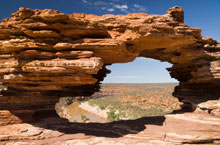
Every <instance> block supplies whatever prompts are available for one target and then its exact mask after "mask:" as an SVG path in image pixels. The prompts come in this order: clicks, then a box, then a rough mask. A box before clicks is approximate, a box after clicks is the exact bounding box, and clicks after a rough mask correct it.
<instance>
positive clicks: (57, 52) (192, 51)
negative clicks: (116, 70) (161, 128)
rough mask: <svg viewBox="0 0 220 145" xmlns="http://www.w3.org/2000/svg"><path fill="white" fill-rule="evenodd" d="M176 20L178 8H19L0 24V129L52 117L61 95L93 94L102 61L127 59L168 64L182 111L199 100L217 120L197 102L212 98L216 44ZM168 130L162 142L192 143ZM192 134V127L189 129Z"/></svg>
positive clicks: (218, 59)
mask: <svg viewBox="0 0 220 145" xmlns="http://www.w3.org/2000/svg"><path fill="white" fill-rule="evenodd" d="M183 21H184V12H183V10H182V8H180V7H173V8H171V9H169V10H168V11H167V13H166V14H164V15H150V14H144V13H137V14H128V15H116V16H115V15H103V16H96V15H86V14H71V15H65V14H63V13H60V12H58V11H54V10H48V9H46V10H31V9H28V8H20V9H19V11H18V12H16V13H13V14H12V17H11V18H6V19H4V20H3V21H2V23H1V24H0V62H1V63H0V77H1V80H0V82H3V85H4V86H6V87H7V90H3V91H2V96H0V110H1V111H0V125H1V128H6V129H8V128H11V130H12V132H14V131H15V130H14V128H13V126H16V127H19V126H18V125H11V124H16V123H17V124H20V123H21V122H26V123H27V122H28V123H32V122H38V121H39V120H41V119H42V118H47V117H50V116H53V117H54V116H56V112H55V110H54V105H55V103H56V102H57V101H58V100H59V98H60V97H64V96H89V95H91V94H93V93H94V92H95V91H98V90H99V82H100V81H102V80H103V78H104V77H105V76H106V74H107V73H109V71H108V70H107V69H106V68H105V66H106V65H111V64H113V63H126V62H130V61H133V60H134V59H135V58H136V57H147V58H154V59H157V60H160V61H167V62H169V63H172V64H173V66H172V67H171V68H169V69H168V71H169V72H170V74H171V76H172V77H173V78H176V79H177V80H179V81H180V84H179V86H178V87H176V89H175V92H174V95H175V97H177V98H179V100H180V101H181V102H183V106H182V107H183V109H188V110H195V109H196V108H197V106H199V109H200V111H202V110H203V112H204V110H209V111H205V112H207V114H209V113H210V112H211V114H213V117H215V118H216V114H218V113H216V110H217V112H218V111H219V109H218V108H217V109H216V105H214V108H213V106H212V107H211V108H212V109H211V111H210V109H206V108H207V105H204V104H200V103H204V102H206V101H208V100H219V90H220V81H219V78H220V77H219V70H220V69H219V66H220V51H219V50H220V43H218V42H217V41H215V40H213V39H212V38H209V37H202V36H201V30H200V29H198V28H190V27H189V26H187V25H186V24H184V23H183ZM146 77H147V76H146ZM209 106H210V105H209ZM197 110H198V109H197ZM198 112H199V111H198ZM209 115H210V114H209ZM203 119H204V121H205V119H206V118H203V117H201V121H202V120H203ZM217 119H218V118H217ZM168 120H169V117H168ZM194 120H195V119H194ZM170 122H172V120H171V121H170ZM214 122H215V121H214ZM207 123H208V125H210V122H207ZM166 124H169V123H166ZM198 124H199V123H198ZM211 124H212V123H211ZM5 125H8V126H5ZM20 125H22V124H20ZM59 125H60V124H59V123H58V125H57V126H59ZM48 126H50V125H49V124H48ZM48 126H47V127H45V126H44V127H45V128H50V127H48ZM67 126H68V125H67ZM171 126H172V125H171ZM28 127H29V126H28ZM187 127H188V126H187ZM191 127H192V126H191ZM215 127H216V128H217V129H216V130H211V131H210V132H209V133H210V134H209V135H208V136H206V134H204V135H201V136H202V137H201V138H200V137H198V138H197V137H196V138H197V139H198V140H202V141H214V140H219V139H220V137H219V136H218V134H219V124H215ZM24 128H26V127H24ZM64 128H65V127H64ZM208 128H211V127H207V128H204V132H205V131H206V129H207V131H208V130H209V129H208ZM61 130H62V129H61ZM1 131H2V129H1ZM18 131H20V132H21V133H22V132H25V130H24V131H22V130H20V129H18ZM167 131H169V130H166V131H165V132H166V136H167V137H166V138H167V139H168V141H173V140H177V141H178V142H196V141H195V140H190V139H188V140H187V141H185V139H179V140H178V138H182V137H183V136H184V135H186V134H184V135H183V136H182V137H180V136H181V135H180V134H182V133H180V134H178V133H177V132H176V131H174V132H172V131H171V132H170V134H169V132H167ZM187 131H189V130H187V129H186V132H187ZM6 132H7V131H6ZM12 132H11V133H8V132H7V133H6V134H7V135H8V134H11V135H12V136H7V135H6V134H4V133H1V139H0V140H11V139H13V140H28V139H30V140H32V139H35V138H31V137H30V138H29V137H27V136H25V137H24V138H22V137H16V133H12ZM46 132H47V131H46ZM61 132H62V131H61ZM64 132H65V131H64ZM198 132H200V131H199V129H198V128H196V127H195V132H193V133H192V135H194V134H195V133H198ZM17 133H18V132H17ZM40 134H42V132H41V129H40V130H37V131H36V134H33V135H32V136H34V137H37V139H39V140H40V139H45V137H42V138H41V137H39V135H40ZM58 134H59V133H58ZM189 134H190V133H189ZM13 135H14V136H13ZM18 136H19V135H18ZM58 136H59V135H58ZM2 137H3V138H2ZM4 137H5V138H4ZM38 137H39V138H38ZM185 137H186V138H188V136H187V135H186V136H185ZM198 140H197V141H198ZM198 142H199V141H198Z"/></svg>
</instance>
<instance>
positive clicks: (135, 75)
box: [0, 0, 220, 83]
mask: <svg viewBox="0 0 220 145" xmlns="http://www.w3.org/2000/svg"><path fill="white" fill-rule="evenodd" d="M176 5H178V6H181V7H183V9H184V11H185V24H187V25H189V26H191V27H195V28H201V29H202V34H203V36H210V37H213V38H214V39H216V40H218V41H220V0H3V1H1V5H0V19H3V18H5V17H10V16H11V13H13V12H16V11H17V10H18V8H19V7H27V8H32V9H55V10H58V11H60V12H63V13H66V14H71V13H87V14H97V15H103V14H107V13H111V14H127V13H134V12H145V13H149V14H165V12H166V11H167V10H168V9H169V8H170V7H173V6H176ZM167 67H171V65H170V64H168V63H164V62H159V61H156V60H152V59H145V58H138V59H136V60H135V61H134V62H131V63H125V64H113V65H112V66H109V67H108V68H109V69H111V71H112V73H111V74H109V75H108V76H107V78H106V79H105V80H104V82H107V83H109V82H118V83H158V82H175V80H174V79H171V78H170V76H169V74H168V72H167V71H166V70H165V68H167Z"/></svg>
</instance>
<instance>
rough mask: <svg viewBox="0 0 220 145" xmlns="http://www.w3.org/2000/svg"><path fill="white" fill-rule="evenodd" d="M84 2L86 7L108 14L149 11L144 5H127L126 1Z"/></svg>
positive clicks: (85, 0) (102, 0) (90, 0)
mask: <svg viewBox="0 0 220 145" xmlns="http://www.w3.org/2000/svg"><path fill="white" fill-rule="evenodd" d="M82 2H83V4H84V5H85V6H88V7H89V8H92V9H96V10H99V11H106V12H123V13H131V12H133V13H135V12H146V11H147V9H146V8H145V7H143V6H142V5H139V4H134V5H127V2H125V1H124V0H110V1H104V0H82Z"/></svg>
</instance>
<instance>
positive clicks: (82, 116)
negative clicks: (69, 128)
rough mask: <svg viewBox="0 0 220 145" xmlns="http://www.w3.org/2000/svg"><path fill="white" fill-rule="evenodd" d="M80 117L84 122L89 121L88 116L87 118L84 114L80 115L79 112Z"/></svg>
mask: <svg viewBox="0 0 220 145" xmlns="http://www.w3.org/2000/svg"><path fill="white" fill-rule="evenodd" d="M81 119H82V121H83V123H86V122H88V121H89V118H87V117H86V116H85V115H82V114H81Z"/></svg>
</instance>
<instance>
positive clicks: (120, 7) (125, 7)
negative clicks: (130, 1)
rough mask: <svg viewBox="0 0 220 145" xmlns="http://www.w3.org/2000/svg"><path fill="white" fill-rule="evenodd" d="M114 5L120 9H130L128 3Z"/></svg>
mask: <svg viewBox="0 0 220 145" xmlns="http://www.w3.org/2000/svg"><path fill="white" fill-rule="evenodd" d="M114 7H115V8H117V9H120V10H122V9H128V6H127V5H118V4H117V5H114Z"/></svg>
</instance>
